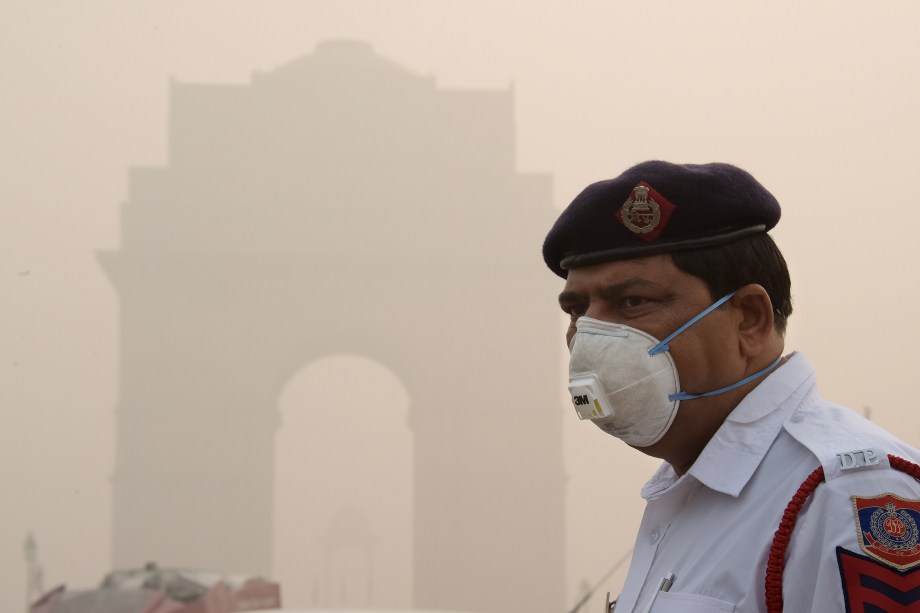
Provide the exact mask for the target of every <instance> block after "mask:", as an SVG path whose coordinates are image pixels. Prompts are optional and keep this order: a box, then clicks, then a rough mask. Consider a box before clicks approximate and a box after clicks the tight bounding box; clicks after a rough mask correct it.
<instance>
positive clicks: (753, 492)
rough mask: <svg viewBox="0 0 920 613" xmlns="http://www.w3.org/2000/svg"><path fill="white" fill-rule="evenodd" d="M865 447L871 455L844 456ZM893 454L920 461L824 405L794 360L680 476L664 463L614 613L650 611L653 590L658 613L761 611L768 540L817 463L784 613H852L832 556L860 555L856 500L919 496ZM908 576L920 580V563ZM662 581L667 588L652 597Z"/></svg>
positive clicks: (801, 363) (791, 561)
mask: <svg viewBox="0 0 920 613" xmlns="http://www.w3.org/2000/svg"><path fill="white" fill-rule="evenodd" d="M866 449H868V450H871V451H870V452H869V456H865V455H864V454H858V453H857V454H851V455H847V454H846V453H844V452H854V451H861V450H866ZM839 453H844V456H843V458H842V457H841V456H840V455H838V454H839ZM889 453H892V454H894V455H897V456H900V457H902V458H905V459H907V460H910V461H912V462H915V463H916V462H920V452H918V451H917V450H916V449H913V448H911V447H909V446H907V445H906V444H905V443H903V442H901V441H899V440H898V439H896V438H895V437H894V436H892V435H891V434H889V433H887V432H885V431H884V430H882V429H881V428H879V427H878V426H875V425H874V424H872V423H871V422H869V421H867V420H865V419H863V418H862V417H860V416H858V415H856V414H855V413H853V412H852V411H849V410H847V409H843V408H841V407H838V406H836V405H833V404H831V403H829V402H827V401H825V400H823V399H822V398H821V397H820V396H819V394H818V391H817V388H816V387H815V377H814V372H813V370H812V367H811V365H810V364H809V363H808V361H807V360H806V359H805V358H804V357H803V356H801V355H800V354H793V355H792V356H791V357H790V358H789V360H788V361H787V362H786V363H785V364H783V365H782V366H780V367H779V368H777V369H776V370H775V371H774V372H773V373H771V374H770V375H769V376H768V377H767V378H766V379H765V380H764V381H763V382H761V384H760V385H758V386H757V387H756V388H755V389H754V390H752V391H751V392H750V393H749V394H748V395H747V396H746V397H745V398H744V400H743V401H742V402H741V403H740V404H739V405H738V406H737V407H736V408H735V409H734V411H732V413H731V414H730V415H729V417H728V418H727V419H726V421H725V423H724V424H723V425H722V426H721V427H720V429H719V430H718V431H717V432H716V434H715V435H714V436H713V438H712V440H710V441H709V443H708V444H707V445H706V448H705V449H704V450H703V452H702V453H701V454H700V456H699V458H697V460H696V462H694V463H693V466H692V467H691V468H690V470H689V471H688V472H687V473H686V474H685V475H683V476H682V477H679V478H678V477H677V475H676V474H675V473H674V471H673V469H672V468H671V466H670V465H669V464H667V463H665V464H662V466H661V467H660V468H659V469H658V471H657V472H656V473H655V474H654V476H653V477H652V478H651V479H650V480H649V481H648V482H647V483H646V484H645V486H644V487H643V489H642V497H643V498H645V499H646V500H647V505H646V510H645V514H644V516H643V518H642V523H641V526H640V528H639V532H638V534H637V536H636V544H635V549H634V553H633V558H632V562H631V564H630V568H629V573H628V576H627V578H626V583H625V585H624V587H623V590H622V592H621V594H620V596H619V597H618V599H617V605H616V613H629V612H631V611H634V612H636V613H645V611H646V610H647V607H648V605H649V603H650V602H651V601H652V598H653V595H654V594H656V592H657V595H655V598H654V606H653V607H652V609H651V611H652V612H653V613H668V612H680V613H709V612H715V611H738V612H745V613H746V612H754V611H757V612H762V611H766V604H765V597H764V581H765V573H766V562H767V557H768V554H769V549H770V546H771V544H772V541H773V536H774V534H775V532H776V530H777V528H778V526H779V523H780V520H781V518H782V515H783V512H784V510H785V509H786V506H787V504H788V503H789V501H790V499H791V498H792V496H793V495H794V494H795V493H796V491H797V490H798V488H799V486H800V485H801V484H802V482H803V481H804V480H805V479H806V477H808V475H810V474H811V473H812V472H813V471H814V470H815V469H816V468H817V467H818V466H819V465H823V466H824V471H825V474H826V482H825V483H822V484H821V485H819V486H818V487H817V489H816V490H815V492H814V494H813V495H812V496H811V497H810V498H809V499H808V501H807V502H806V503H805V505H804V507H803V509H802V512H801V514H800V515H799V517H798V522H797V524H796V527H795V530H794V531H793V536H792V540H791V541H790V544H789V548H788V550H787V554H786V559H787V562H786V568H785V573H784V581H783V595H784V603H785V611H786V612H787V613H796V612H805V611H815V612H833V611H841V612H842V611H844V610H851V609H847V608H846V605H845V596H844V588H843V585H842V582H841V570H840V568H839V566H838V560H837V551H836V550H837V547H838V546H840V547H843V548H844V549H846V550H848V551H850V552H853V553H855V554H859V555H863V556H864V555H866V552H864V551H863V550H861V549H860V542H859V538H860V529H859V527H858V526H859V524H858V520H857V517H856V514H855V512H854V501H853V500H852V499H851V496H862V497H868V496H876V495H879V494H884V493H889V492H890V493H894V494H897V495H898V496H900V497H902V498H906V499H914V500H917V499H920V482H918V481H916V480H914V479H913V478H911V477H909V476H908V475H905V474H904V473H902V472H899V471H896V470H894V469H892V468H891V467H890V465H889V462H888V458H887V454H889ZM873 454H875V456H876V457H877V458H878V464H875V465H870V466H865V467H861V466H853V467H850V468H848V469H846V470H844V469H843V464H844V463H846V464H847V466H850V465H853V464H859V463H863V460H864V459H865V458H866V457H868V458H869V459H870V461H874V460H873V459H872V457H873ZM873 534H874V533H873ZM915 568H916V570H918V572H917V573H915V575H916V576H917V581H918V582H920V563H918V564H917V566H916V567H915ZM668 573H673V574H674V576H675V579H674V582H673V586H672V587H671V588H670V591H668V592H658V587H659V585H660V583H661V580H662V578H663V577H664V576H665V575H667V574H668ZM914 596H917V597H918V600H917V601H916V602H915V603H914V605H913V606H916V607H917V608H916V609H914V608H908V609H904V610H917V611H920V590H917V591H916V592H915V593H913V594H908V595H907V596H906V598H907V599H908V601H909V600H910V599H911V598H913V597H914ZM849 597H850V599H851V600H852V599H853V595H852V594H851V595H850V596H849ZM850 605H851V606H852V607H853V608H852V610H854V611H855V610H857V609H856V608H855V606H854V603H852V602H851V603H850ZM858 610H859V611H862V610H863V609H862V608H859V609H858ZM880 610H887V609H884V608H882V609H880ZM892 610H900V609H895V608H892Z"/></svg>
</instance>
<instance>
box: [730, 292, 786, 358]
mask: <svg viewBox="0 0 920 613" xmlns="http://www.w3.org/2000/svg"><path fill="white" fill-rule="evenodd" d="M729 303H730V304H731V305H732V306H733V307H735V308H736V309H738V310H739V311H740V313H741V318H740V321H739V323H738V344H739V346H738V349H739V350H740V351H741V354H742V355H744V356H746V357H748V358H753V357H756V356H758V355H760V353H761V352H763V351H764V350H765V349H766V348H767V346H768V345H769V344H770V341H771V340H772V339H773V335H774V334H776V329H775V327H774V321H773V302H772V301H771V300H770V296H769V295H768V294H767V290H765V289H764V288H763V287H762V286H760V285H757V284H756V283H751V284H749V285H745V286H744V287H742V288H741V289H739V290H738V291H737V292H735V295H734V296H732V297H731V299H730V300H729Z"/></svg>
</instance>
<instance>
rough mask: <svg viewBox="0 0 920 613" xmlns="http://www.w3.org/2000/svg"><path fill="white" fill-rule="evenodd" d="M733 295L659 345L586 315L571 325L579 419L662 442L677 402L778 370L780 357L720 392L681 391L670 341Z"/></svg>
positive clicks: (628, 437) (640, 443) (623, 435)
mask: <svg viewBox="0 0 920 613" xmlns="http://www.w3.org/2000/svg"><path fill="white" fill-rule="evenodd" d="M734 295H735V292H732V293H731V294H728V295H727V296H723V297H722V298H720V299H719V300H717V301H716V302H715V303H713V304H712V305H710V306H709V307H708V308H706V309H705V310H704V311H703V312H702V313H700V314H698V315H696V316H695V317H693V318H692V319H691V320H690V321H688V322H687V323H685V324H684V325H682V326H681V327H680V328H678V329H677V330H675V331H674V332H673V333H671V334H670V335H668V336H667V337H666V338H665V339H664V340H663V341H659V340H658V339H656V338H655V337H654V336H652V335H650V334H647V333H645V332H643V331H642V330H637V329H636V328H630V327H629V326H625V325H623V324H615V323H611V322H607V321H601V320H599V319H591V318H590V317H580V318H578V321H576V322H575V327H576V332H575V336H574V337H573V338H572V342H571V344H570V345H569V351H570V352H571V357H570V358H569V391H570V392H571V394H572V403H573V404H574V405H575V411H576V412H577V413H578V417H579V418H581V419H590V420H592V421H594V423H595V424H597V425H598V426H599V427H600V428H601V429H602V430H604V431H605V432H608V433H610V434H612V435H613V436H615V437H617V438H619V439H621V440H623V441H624V442H626V443H628V444H630V445H633V446H635V447H648V446H649V445H654V444H655V443H657V442H658V441H660V440H661V437H663V436H664V435H665V432H667V431H668V428H670V427H671V424H672V423H673V422H674V417H675V416H676V415H677V407H678V406H680V401H681V400H692V399H694V398H700V397H703V396H715V395H716V394H721V393H723V392H727V391H729V390H733V389H735V388H737V387H740V386H742V385H745V384H746V383H749V382H750V381H753V380H754V379H756V378H757V377H760V376H761V375H764V374H766V373H768V372H770V371H771V370H773V369H774V368H776V367H777V366H778V365H779V363H780V361H781V360H782V356H780V357H778V358H776V360H775V361H774V362H773V363H772V364H770V365H769V366H767V367H766V368H764V369H763V370H761V371H759V372H756V373H754V374H753V375H750V376H749V377H745V378H744V379H742V380H740V381H737V382H735V383H732V384H731V385H726V386H725V387H723V388H720V389H717V390H713V391H711V392H705V393H702V394H688V393H687V392H682V391H680V378H679V377H678V375H677V366H676V365H675V364H674V359H673V358H672V357H671V354H670V353H669V352H668V343H669V342H671V341H672V340H673V339H674V337H676V336H677V335H678V334H680V333H681V332H683V331H684V330H686V329H687V328H689V327H690V326H692V325H693V324H695V323H696V322H697V321H699V320H700V319H701V318H703V317H705V316H706V315H708V314H709V313H711V312H712V311H713V310H715V309H716V308H718V307H719V306H721V305H722V304H723V303H724V302H725V301H727V300H728V299H729V298H731V297H732V296H734Z"/></svg>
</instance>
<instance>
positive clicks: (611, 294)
mask: <svg viewBox="0 0 920 613" xmlns="http://www.w3.org/2000/svg"><path fill="white" fill-rule="evenodd" d="M637 287H641V288H646V289H662V288H663V287H664V286H663V285H661V284H660V283H655V282H654V281H649V280H648V279H645V278H642V277H632V278H631V279H626V280H625V281H620V282H619V283H612V284H610V285H605V286H604V287H601V288H600V289H599V290H597V295H598V296H600V297H601V298H603V299H604V300H610V299H614V298H618V297H620V296H622V295H623V294H624V293H626V292H628V291H629V290H632V289H636V288H637ZM584 299H585V294H584V293H583V292H579V291H576V290H565V291H563V292H562V293H561V294H559V305H560V306H562V307H566V306H571V305H574V304H578V303H579V302H583V301H584Z"/></svg>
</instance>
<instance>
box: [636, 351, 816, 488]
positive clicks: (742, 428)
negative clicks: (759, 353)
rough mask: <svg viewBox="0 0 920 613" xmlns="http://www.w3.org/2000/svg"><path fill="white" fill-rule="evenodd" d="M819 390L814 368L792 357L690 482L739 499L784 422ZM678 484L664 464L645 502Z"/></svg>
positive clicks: (733, 419) (750, 400)
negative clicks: (692, 481) (811, 393)
mask: <svg viewBox="0 0 920 613" xmlns="http://www.w3.org/2000/svg"><path fill="white" fill-rule="evenodd" d="M814 389H815V374H814V369H813V368H812V366H811V364H810V363H809V362H808V360H807V359H805V356H803V355H801V354H799V353H793V354H791V355H789V356H788V358H787V359H786V362H785V363H784V364H782V365H781V366H779V367H778V368H777V369H776V370H774V371H773V372H772V373H770V374H769V375H768V376H767V378H766V379H764V380H763V381H762V382H761V383H760V385H758V386H757V387H755V388H754V389H753V390H751V392H750V393H749V394H748V395H747V396H745V397H744V399H743V400H742V401H741V402H740V403H738V406H736V407H735V408H734V410H733V411H732V412H731V413H730V414H729V416H728V417H727V418H726V420H725V422H724V423H723V424H722V425H721V427H720V428H719V429H718V430H717V431H716V433H715V435H713V437H712V438H711V439H710V440H709V443H707V445H706V447H705V448H704V449H703V452H702V453H700V456H699V457H698V458H697V459H696V461H695V462H694V463H693V465H692V466H691V467H690V470H689V471H687V475H685V476H690V477H693V478H694V479H695V480H697V481H699V482H700V483H702V484H703V485H705V486H706V487H708V488H710V489H712V490H715V491H717V492H722V493H723V494H728V495H730V496H734V497H737V496H738V495H739V494H740V493H741V490H743V489H744V486H745V485H747V482H748V481H749V480H750V479H751V476H752V475H753V474H754V471H755V470H757V467H758V466H760V462H761V461H762V460H763V458H764V456H765V455H766V453H767V450H768V449H769V448H770V446H771V445H772V444H773V441H774V440H775V439H776V437H777V436H778V435H779V431H780V429H781V428H782V426H783V422H784V421H785V420H786V418H787V417H788V416H789V414H791V413H792V412H793V411H794V410H795V409H796V408H797V407H798V406H799V405H801V403H802V401H803V400H804V399H805V397H806V396H807V395H808V394H809V393H810V392H812V391H813V390H814ZM678 480H680V479H679V478H678V476H677V473H675V472H674V469H673V468H672V467H671V465H670V464H668V463H667V462H664V463H662V465H661V466H660V467H659V468H658V470H657V471H656V472H655V474H654V475H653V476H652V478H651V479H649V481H648V482H647V483H646V484H645V486H644V487H643V488H642V497H643V498H646V499H649V498H654V497H656V496H657V495H659V494H661V493H662V492H663V491H664V490H666V489H668V488H669V487H670V486H671V485H673V484H674V483H676V482H677V481H678Z"/></svg>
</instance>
